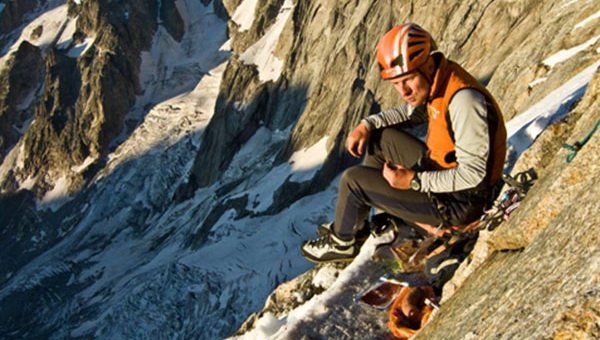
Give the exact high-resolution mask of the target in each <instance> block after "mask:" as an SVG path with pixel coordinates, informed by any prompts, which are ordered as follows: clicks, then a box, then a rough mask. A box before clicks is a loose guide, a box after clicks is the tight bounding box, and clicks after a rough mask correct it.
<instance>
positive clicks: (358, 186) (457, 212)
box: [333, 127, 490, 240]
mask: <svg viewBox="0 0 600 340" xmlns="http://www.w3.org/2000/svg"><path fill="white" fill-rule="evenodd" d="M427 150H428V149H427V146H426V145H425V143H423V142H422V141H421V140H419V139H418V138H416V137H414V136H412V135H411V134H409V133H408V132H406V131H405V130H403V129H401V128H396V127H389V128H384V129H381V130H375V131H373V132H372V134H371V137H370V139H369V144H368V147H367V152H366V155H365V158H364V160H363V163H362V164H361V165H357V166H353V167H351V168H348V169H347V170H346V171H344V173H343V174H342V178H341V180H340V183H339V188H338V200H337V204H336V211H335V221H334V226H333V231H334V233H335V234H336V236H338V237H339V238H340V239H343V240H351V239H352V238H354V234H355V232H356V230H357V229H358V228H361V227H362V226H363V225H364V221H365V220H366V219H367V218H368V217H369V212H370V210H371V208H376V209H379V210H382V211H385V212H387V213H389V214H391V215H393V216H396V217H399V218H401V219H403V220H404V221H406V222H407V223H408V224H413V223H414V222H421V223H427V224H431V225H434V226H438V225H441V224H442V223H444V224H446V225H447V224H450V225H462V224H466V223H469V222H472V221H474V220H476V219H477V218H479V217H480V216H481V214H483V210H484V207H485V206H486V205H487V202H488V201H489V200H490V193H489V190H483V191H482V190H465V191H461V192H455V193H447V194H429V195H428V194H427V193H423V192H418V191H414V190H411V189H408V190H401V189H395V188H392V187H391V186H390V185H389V183H388V182H387V181H386V180H385V178H383V171H382V169H383V164H384V163H385V162H386V161H390V162H392V163H394V164H399V165H402V166H404V167H405V168H409V169H413V170H415V171H425V170H436V169H438V168H437V165H436V164H435V163H433V162H432V161H430V160H429V159H428V158H427ZM440 207H443V209H445V211H441V210H443V209H440Z"/></svg>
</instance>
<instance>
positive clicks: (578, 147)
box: [563, 119, 600, 163]
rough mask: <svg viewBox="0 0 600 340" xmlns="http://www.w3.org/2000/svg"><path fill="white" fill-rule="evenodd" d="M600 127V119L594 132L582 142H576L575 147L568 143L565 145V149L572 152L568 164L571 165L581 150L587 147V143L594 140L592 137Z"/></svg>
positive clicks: (568, 156) (593, 129)
mask: <svg viewBox="0 0 600 340" xmlns="http://www.w3.org/2000/svg"><path fill="white" fill-rule="evenodd" d="M599 126H600V119H598V120H597V121H596V124H595V125H594V127H593V128H592V130H591V131H590V132H589V133H588V134H587V135H586V136H585V137H584V138H583V139H582V140H580V141H578V142H575V143H574V144H573V145H571V144H566V143H565V144H563V148H565V149H567V150H570V151H571V152H569V154H568V155H567V163H571V161H573V159H574V158H575V156H576V155H577V152H578V151H579V150H581V148H582V147H583V146H584V145H585V143H587V142H588V141H589V140H590V139H591V138H592V135H593V134H594V132H596V130H597V129H598V127H599Z"/></svg>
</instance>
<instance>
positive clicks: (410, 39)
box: [301, 23, 506, 262]
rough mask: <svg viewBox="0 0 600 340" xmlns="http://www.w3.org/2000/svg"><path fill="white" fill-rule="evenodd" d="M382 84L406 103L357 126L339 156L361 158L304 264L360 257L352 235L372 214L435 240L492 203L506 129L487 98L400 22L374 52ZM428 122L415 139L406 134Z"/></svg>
mask: <svg viewBox="0 0 600 340" xmlns="http://www.w3.org/2000/svg"><path fill="white" fill-rule="evenodd" d="M377 61H378V63H379V67H380V71H381V72H380V75H381V78H382V79H383V80H387V81H388V82H389V83H391V84H392V85H393V86H394V88H395V89H396V91H397V92H398V93H399V94H400V96H401V97H402V99H403V100H404V101H405V104H403V105H402V106H399V107H395V108H392V109H389V110H385V111H382V112H380V113H378V114H374V115H370V116H368V117H366V118H364V119H362V120H361V122H360V123H359V124H358V126H356V128H355V129H354V130H353V131H352V132H350V134H349V135H348V137H347V139H346V148H347V151H348V152H349V153H350V154H351V155H352V156H354V157H356V158H360V157H363V156H364V159H363V162H362V164H361V165H357V166H354V167H351V168H349V169H347V170H346V171H345V172H344V173H343V175H342V178H341V180H340V183H339V188H338V198H337V204H336V210H335V220H334V221H333V222H332V223H329V224H325V225H322V226H320V227H319V228H320V229H322V230H325V231H326V232H324V233H323V232H322V233H321V235H322V236H320V237H318V238H317V239H314V240H309V241H305V242H304V243H303V244H302V247H301V251H302V254H303V255H304V256H305V257H306V258H307V259H308V260H310V261H313V262H328V261H344V260H351V259H352V258H354V257H355V256H356V255H357V254H358V251H359V248H360V246H359V244H358V242H356V237H355V236H356V234H357V233H358V232H359V231H360V230H361V229H362V227H363V226H364V225H365V221H366V220H367V219H368V216H369V212H370V209H371V208H375V209H378V210H381V211H384V212H387V213H389V214H391V215H393V216H396V217H398V218H400V219H402V220H403V221H404V222H406V223H407V224H408V225H410V226H411V227H414V228H416V229H419V228H420V230H421V231H423V228H426V226H428V225H429V226H436V227H439V229H438V228H435V229H434V228H429V229H425V231H426V232H428V233H429V234H434V235H443V233H445V232H446V231H445V229H444V228H447V227H449V226H456V225H465V224H467V223H469V222H472V221H474V220H476V219H477V218H478V217H479V216H480V215H481V214H482V212H483V209H484V207H485V206H486V205H487V204H488V203H489V202H491V201H493V199H494V198H495V197H493V196H494V194H495V193H496V191H497V190H495V188H497V187H498V186H499V183H501V177H502V168H503V164H504V160H505V154H506V128H505V126H504V120H503V118H502V113H501V112H500V109H499V107H498V104H497V103H496V101H495V100H494V98H493V97H492V95H491V94H490V93H489V92H488V91H487V90H486V89H485V87H484V86H483V85H481V84H480V83H479V82H478V81H477V80H476V79H475V78H474V77H473V76H471V75H470V74H469V73H468V72H467V71H465V70H464V69H463V68H462V67H461V66H459V65H458V64H456V63H454V62H453V61H451V60H449V59H447V58H446V57H445V56H444V54H442V53H441V52H440V51H438V50H437V47H436V44H435V42H434V40H433V38H432V37H431V35H430V34H429V33H428V32H426V31H425V30H424V29H422V28H421V27H420V26H418V25H416V24H413V23H405V24H402V25H399V26H396V27H394V28H392V29H391V30H390V31H389V32H387V33H386V34H385V35H384V36H383V37H382V38H381V40H380V41H379V43H378V45H377ZM424 123H427V128H428V131H427V137H426V138H425V142H422V141H421V140H420V139H418V138H417V137H415V136H413V135H411V134H410V133H409V132H408V131H407V129H408V128H409V127H413V126H416V125H419V124H424Z"/></svg>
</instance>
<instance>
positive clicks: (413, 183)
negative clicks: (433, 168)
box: [410, 178, 421, 191]
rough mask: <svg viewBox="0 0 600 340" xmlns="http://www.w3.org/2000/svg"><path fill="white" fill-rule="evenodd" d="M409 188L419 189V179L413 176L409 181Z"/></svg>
mask: <svg viewBox="0 0 600 340" xmlns="http://www.w3.org/2000/svg"><path fill="white" fill-rule="evenodd" d="M410 188H411V189H413V190H415V191H418V190H420V189H421V182H419V180H418V179H417V178H413V179H412V180H411V181H410Z"/></svg>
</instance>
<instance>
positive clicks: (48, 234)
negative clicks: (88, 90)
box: [0, 0, 597, 339]
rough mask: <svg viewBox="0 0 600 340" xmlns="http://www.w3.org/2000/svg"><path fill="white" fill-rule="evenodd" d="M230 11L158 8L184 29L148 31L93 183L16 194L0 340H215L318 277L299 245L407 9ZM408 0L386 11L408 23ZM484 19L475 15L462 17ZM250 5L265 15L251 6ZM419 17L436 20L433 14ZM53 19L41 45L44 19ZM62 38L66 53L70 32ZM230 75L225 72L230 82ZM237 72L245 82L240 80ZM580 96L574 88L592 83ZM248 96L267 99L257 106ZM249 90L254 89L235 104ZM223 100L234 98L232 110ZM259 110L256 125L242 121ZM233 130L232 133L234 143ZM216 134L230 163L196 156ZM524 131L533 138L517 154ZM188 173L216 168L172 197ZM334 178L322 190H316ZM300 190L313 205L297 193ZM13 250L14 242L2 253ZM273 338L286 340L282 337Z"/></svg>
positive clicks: (27, 184) (374, 102)
mask: <svg viewBox="0 0 600 340" xmlns="http://www.w3.org/2000/svg"><path fill="white" fill-rule="evenodd" d="M235 2H236V3H239V7H237V10H235V11H230V12H231V13H230V14H231V15H232V17H233V22H235V23H237V24H234V23H232V22H229V23H226V22H225V21H223V20H222V19H220V17H221V16H220V15H219V13H217V12H218V11H217V10H216V9H215V8H216V6H217V5H218V6H224V7H226V8H235V7H236V6H235V5H236V4H233V3H231V2H229V1H226V3H224V4H221V3H220V2H213V3H210V2H207V1H203V2H198V1H187V0H186V1H184V0H178V1H174V2H169V1H167V0H164V3H165V4H167V3H174V4H175V5H176V8H177V9H178V13H180V15H181V18H182V20H183V25H184V27H185V34H184V35H183V36H181V37H180V38H181V39H180V40H178V39H176V38H175V37H174V35H172V34H171V33H170V31H169V29H167V28H166V27H165V25H166V23H164V21H163V24H162V25H161V24H160V22H161V20H162V19H161V20H157V22H158V23H159V24H158V28H157V29H156V32H155V33H154V35H153V36H152V46H151V47H150V49H149V50H147V51H139V52H140V55H139V57H140V60H141V63H140V70H139V79H138V80H139V85H140V89H139V90H140V91H139V93H137V94H136V95H137V96H136V97H135V103H134V104H133V106H132V107H130V108H129V109H128V113H127V116H126V117H125V118H124V128H123V131H122V132H121V134H120V135H119V136H118V137H117V138H116V139H115V140H113V141H112V144H111V148H110V150H111V152H110V154H108V155H107V157H106V159H105V163H102V162H100V163H96V162H95V161H96V160H95V159H93V157H92V158H82V159H81V160H80V162H79V163H77V164H75V165H73V166H71V167H70V171H72V172H74V173H86V172H88V171H90V172H91V173H93V174H94V175H93V176H92V177H91V178H89V182H86V183H85V186H84V189H83V190H82V191H81V192H75V193H72V191H71V190H69V188H70V185H71V184H73V183H69V180H68V179H67V178H66V177H60V176H56V177H53V178H52V183H53V184H55V185H54V187H53V189H52V188H46V189H47V190H46V191H42V195H38V196H37V197H35V196H34V195H32V196H33V198H31V197H30V198H28V200H24V202H26V203H27V204H25V206H27V207H28V208H30V209H28V210H25V209H23V210H22V212H23V214H25V213H27V214H29V213H31V214H33V215H34V216H37V218H38V220H36V223H32V224H18V223H22V222H23V221H24V220H25V219H23V220H19V222H18V223H17V224H16V225H13V224H11V228H13V229H9V231H13V230H19V231H20V232H19V233H18V237H15V238H16V239H17V241H15V242H13V243H16V244H18V245H23V247H22V248H19V247H17V248H16V249H17V251H18V252H19V254H20V255H22V258H23V259H24V260H22V262H23V263H17V264H13V261H12V260H11V261H10V262H8V261H7V262H2V266H0V267H2V270H3V271H2V273H3V275H2V276H3V277H2V278H1V280H0V282H2V286H0V320H1V321H0V334H1V335H2V336H3V337H7V338H23V337H26V338H36V337H37V338H68V337H84V338H150V337H152V338H157V337H158V338H203V339H204V338H207V339H208V338H210V339H212V338H222V337H225V336H229V335H231V334H233V333H234V332H235V330H236V329H237V327H238V326H239V324H241V322H242V321H243V320H244V319H245V318H246V317H247V315H249V314H250V313H252V312H254V311H256V310H258V309H260V308H261V306H262V305H263V301H264V299H265V297H266V296H267V295H268V294H269V293H270V292H271V291H272V289H273V288H274V287H276V286H277V285H278V284H279V283H281V282H282V281H286V280H288V279H291V278H293V277H295V276H297V275H299V274H300V273H302V272H304V271H306V270H308V269H309V268H310V267H311V265H310V264H309V263H308V262H306V261H305V260H304V259H302V258H301V257H300V255H299V253H298V250H297V249H298V247H299V245H300V242H301V241H302V240H303V239H306V238H308V237H312V236H313V233H314V228H315V225H317V224H318V223H322V222H326V221H328V220H329V219H330V218H331V216H332V215H333V207H334V203H335V193H336V183H337V180H338V179H337V177H335V175H336V174H335V171H336V170H339V168H341V167H342V164H345V163H344V160H343V157H344V156H343V155H341V152H340V145H341V144H343V143H342V142H341V141H343V137H344V131H346V130H347V128H348V125H351V124H352V120H354V121H356V120H357V119H358V118H360V117H361V116H362V115H364V114H366V113H368V112H370V111H371V110H374V109H376V108H377V107H379V105H382V106H383V104H385V103H390V102H391V101H392V100H391V99H389V98H387V97H391V96H387V95H386V94H389V93H386V91H389V90H391V89H385V86H383V85H380V82H379V80H378V78H377V77H374V76H377V71H376V66H375V64H374V63H373V62H372V60H371V59H370V58H371V57H367V56H370V55H371V54H372V53H371V49H372V48H371V47H372V46H371V43H373V42H374V41H375V40H374V39H375V36H378V35H379V34H380V33H381V32H380V31H382V30H384V27H383V25H382V24H381V23H382V22H392V21H394V20H396V19H397V18H400V17H402V16H398V17H397V18H396V17H395V18H391V15H390V11H389V8H388V7H389V4H387V5H382V3H381V2H379V3H378V2H372V3H369V2H365V3H362V2H361V3H360V4H358V3H353V2H349V1H341V2H335V3H331V2H327V1H307V2H296V3H293V2H291V1H280V0H278V1H273V2H272V3H271V2H269V1H258V2H254V1H251V0H244V1H242V2H240V1H235ZM98 3H100V2H98ZM159 3H162V2H159ZM581 3H582V4H583V3H585V4H588V2H585V1H582V2H581ZM150 4H151V3H150ZM157 4H158V3H157ZM420 5H423V6H425V4H424V3H423V4H420ZM496 5H498V4H497V3H496ZM588 5H589V4H588ZM402 6H404V5H401V4H398V5H397V8H395V9H394V11H397V12H401V13H407V11H402V10H401V9H404V8H403V7H402ZM465 6H468V4H467V5H465ZM493 6H494V4H492V5H490V7H493ZM498 6H500V5H498ZM150 7H151V6H150ZM157 7H158V8H163V6H157ZM164 7H167V6H164ZM400 7H402V8H400ZM581 7H582V8H583V7H585V6H581ZM251 9H252V10H251ZM479 9H480V8H479V6H474V7H473V11H472V13H473V14H472V15H473V16H478V15H479V14H478V13H479V12H478V11H479ZM54 10H56V8H54ZM260 10H265V12H268V13H258V12H257V13H250V12H252V11H260ZM453 10H454V8H453ZM425 12H426V11H425ZM449 12H453V13H454V11H449ZM125 13H127V12H123V11H119V12H118V13H117V14H120V15H124V14H125ZM344 13H353V14H352V15H350V16H348V15H345V14H344ZM582 13H583V12H582ZM40 14H41V13H40ZM46 14H47V13H46ZM83 14H85V13H82V15H83ZM236 14H237V15H236ZM459 14H464V13H459ZM403 15H404V14H403ZM415 15H417V14H415ZM420 15H422V16H423V17H424V16H425V14H420ZM463 16H464V15H463ZM467 16H469V15H467ZM580 16H582V14H581V15H580ZM43 18H46V16H43ZM111 18H112V17H111ZM382 18H385V19H382ZM586 18H592V19H589V20H592V21H593V20H594V19H593V15H585V16H583V17H581V18H576V19H573V20H576V22H578V23H582V25H583V26H582V28H581V30H582V31H578V32H585V34H583V33H582V36H584V35H585V36H586V37H585V38H586V39H584V41H589V39H591V38H592V37H594V36H596V35H597V34H596V33H595V32H594V31H593V30H592V29H591V27H592V26H593V25H590V24H585V25H584V24H583V23H585V22H586V21H585V20H587V19H586ZM112 19H114V18H112ZM415 19H422V20H423V22H425V23H429V24H431V25H432V26H433V27H435V26H434V21H435V20H434V19H425V18H419V17H416V18H415ZM53 20H58V21H59V22H63V21H64V22H66V21H67V20H66V19H65V18H60V17H58V16H57V17H53ZM73 20H74V19H71V21H69V22H70V23H71V25H72V22H73ZM115 20H116V19H115ZM427 20H430V21H427ZM236 25H239V32H238V31H236V30H237V29H238V28H237V27H236ZM47 26H48V27H46V28H45V30H44V35H45V34H48V37H49V36H51V35H52V31H51V30H50V29H49V27H50V26H52V25H47ZM53 26H55V27H56V25H53ZM59 26H60V25H59ZM67 26H68V25H67ZM67 26H65V32H70V31H68V30H67V28H68V29H69V30H71V29H72V27H71V26H69V27H70V28H69V27H67ZM119 27H120V26H119ZM125 27H126V26H125ZM228 30H229V32H228ZM54 33H56V31H54ZM253 34H256V35H255V36H254V35H253ZM63 35H64V34H63ZM63 35H61V37H62V38H61V39H63V38H64V40H61V42H62V43H64V45H62V46H66V44H70V43H69V38H68V33H67V34H66V35H64V37H63ZM54 36H56V34H54ZM94 37H95V36H93V35H90V36H88V37H87V38H86V39H84V41H83V42H82V43H81V44H76V45H75V46H73V47H71V48H70V49H69V52H68V54H69V55H70V56H69V58H73V59H75V60H77V62H80V61H81V60H82V59H85V58H86V55H87V54H86V53H88V52H85V51H94V48H95V46H96V45H97V44H98V40H96V39H94ZM230 37H234V38H232V39H231V40H228V39H229V38H230ZM263 38H264V39H263ZM474 38H477V37H476V36H474ZM241 40H243V43H240V41H241ZM596 43H597V42H596ZM579 45H580V44H579V42H578V41H577V42H574V43H573V44H572V46H571V45H568V48H571V47H573V46H579ZM69 46H70V45H69ZM240 46H241V47H240ZM261 46H268V47H269V49H268V50H261V49H259V48H258V47H261ZM595 48H596V45H590V46H587V47H586V48H585V50H580V52H579V53H578V54H577V55H575V56H573V55H571V57H573V58H576V59H575V60H580V61H582V62H581V63H582V66H583V64H585V66H589V65H591V64H593V63H594V62H595V60H591V59H586V58H588V57H589V56H590V55H591V56H592V57H593V56H594V52H593V51H594V49H595ZM230 50H232V51H230ZM99 52H101V53H104V52H106V51H99ZM259 52H261V53H259ZM264 52H268V53H264ZM552 53H553V52H552ZM552 53H546V54H545V56H549V55H552ZM582 55H585V56H586V57H582ZM496 58H498V56H496ZM265 59H267V60H271V62H270V63H268V62H266V60H265ZM524 60H526V58H524ZM551 60H552V61H553V62H554V61H557V60H558V61H561V58H559V57H556V58H554V59H551ZM562 61H564V59H562ZM532 63H534V64H535V63H537V62H533V61H532ZM563 66H564V63H562V64H561V63H560V62H558V63H557V64H555V65H554V67H555V69H554V71H553V72H556V73H555V74H559V73H558V72H559V71H560V70H561V69H562V67H563ZM228 72H229V77H230V78H224V75H225V74H226V73H228ZM133 74H135V72H134V73H133ZM586 77H587V76H586ZM241 78H244V79H245V80H249V81H248V82H246V83H244V84H250V85H251V86H255V87H254V88H253V87H251V86H250V85H249V88H248V89H243V88H238V87H236V86H235V85H236V83H235V80H239V79H241ZM569 78H571V76H569ZM565 79H567V78H565ZM584 79H588V78H584ZM265 81H266V82H265ZM575 85H576V86H575V89H577V90H578V91H583V90H581V89H583V88H584V87H585V86H584V85H583V83H577V84H575ZM254 89H258V91H257V92H260V93H259V94H260V98H259V99H260V100H253V99H256V98H253V95H256V96H257V95H258V94H257V93H255V92H254ZM554 89H555V88H554V87H546V83H545V82H539V83H537V84H536V85H535V91H538V92H539V93H546V94H548V93H550V92H551V90H554ZM244 90H247V92H248V93H247V94H245V95H247V96H241V95H240V96H238V97H235V94H237V93H240V92H243V91H244ZM535 91H534V92H535ZM536 93H537V92H536ZM229 94H234V95H233V96H231V97H227V95H229ZM562 94H563V93H562V91H561V96H553V99H557V100H556V101H554V102H552V109H550V108H549V109H548V110H547V111H546V112H545V115H546V118H544V117H543V116H539V113H540V111H538V110H533V111H532V113H533V114H532V117H530V118H529V119H528V120H527V122H533V123H532V124H530V126H536V127H538V129H537V130H536V131H534V132H536V133H538V132H539V131H540V130H542V129H543V126H542V125H539V124H541V123H544V124H545V123H547V122H552V121H553V120H554V119H553V117H554V116H553V114H554V113H555V112H556V111H555V110H554V108H555V107H556V105H558V106H560V105H563V104H564V103H566V104H564V105H563V108H565V109H566V107H567V106H568V107H570V106H571V105H572V103H573V102H574V101H576V100H577V98H578V96H580V95H581V93H580V92H577V91H576V92H574V93H572V97H571V98H566V97H564V98H563V97H562ZM231 98H234V99H239V100H232V101H231V102H228V100H229V99H231ZM565 99H568V100H566V102H565ZM109 100H110V99H109ZM218 103H222V104H223V106H227V107H228V108H229V107H230V108H231V111H227V113H228V114H229V113H231V115H230V116H227V115H225V116H223V111H220V112H214V111H215V109H214V108H215V107H216V106H218V105H219V104H218ZM545 103H550V102H545ZM532 109H533V106H532ZM251 110H255V112H254V113H253V114H254V115H253V116H252V117H251V119H250V120H249V123H248V124H247V125H245V124H243V123H241V122H243V120H242V119H245V118H246V115H247V113H248V111H251ZM523 110H524V109H523ZM218 115H221V116H220V118H219V119H222V121H223V122H224V124H223V126H225V127H229V126H232V127H234V128H235V129H232V130H227V129H222V130H221V129H218V126H215V125H211V123H214V118H215V116H218ZM534 117H535V119H538V118H540V120H539V124H538V122H536V120H531V119H533V118H534ZM238 118H239V119H238ZM525 126H526V125H525V122H523V123H519V124H516V125H515V131H519V133H522V132H523V131H524V130H523V129H520V128H525ZM213 128H214V129H213ZM211 129H212V130H211ZM236 129H237V130H236ZM238 131H241V132H240V135H241V137H240V138H230V137H231V136H230V133H232V132H238ZM116 133H118V131H116ZM208 133H211V134H212V135H213V136H214V141H216V143H219V142H220V141H223V140H227V141H231V142H232V150H225V151H226V152H229V153H231V157H230V158H217V157H213V156H214V155H209V157H205V158H200V159H203V160H213V159H217V160H223V159H225V161H223V162H219V163H218V164H212V163H210V164H209V163H208V162H205V163H203V162H197V159H198V158H197V156H198V155H201V154H202V153H203V152H204V153H207V149H208V148H207V145H206V144H205V142H206V141H207V139H206V138H205V137H206V135H207V134H208ZM515 136H516V135H515ZM534 138H535V136H534V134H533V135H532V134H530V135H527V136H526V137H525V138H524V139H518V141H519V142H517V143H516V145H518V146H523V145H524V144H521V141H523V140H526V141H528V142H531V141H532V140H533V139H534ZM523 143H524V142H523ZM523 148H524V147H523ZM523 148H521V149H523ZM521 149H517V151H518V152H519V151H522V150H521ZM25 152H27V150H25V144H23V143H19V144H18V145H17V146H15V147H14V148H13V151H12V153H11V154H10V157H7V158H6V160H5V161H4V162H3V163H2V165H1V166H0V180H1V179H3V178H4V177H5V176H8V174H9V173H10V172H11V171H13V170H15V166H18V165H19V164H22V156H23V154H24V153H25ZM217 156H220V155H217ZM98 164H100V165H101V168H100V169H95V167H97V166H98ZM194 167H200V168H206V169H211V171H212V169H220V170H222V171H216V170H215V171H212V172H214V174H212V175H213V176H212V177H214V178H213V180H211V181H206V183H209V185H207V186H204V187H199V188H197V187H193V188H192V189H191V191H189V192H187V193H186V194H182V195H179V193H180V189H181V188H187V189H190V187H189V186H188V187H186V184H188V183H189V182H190V181H191V178H190V173H194V170H195V169H194ZM198 173H202V172H201V171H199V172H198ZM324 173H326V174H325V175H324ZM51 175H52V174H49V177H52V176H51ZM330 177H331V178H333V179H332V180H331V183H323V179H327V178H330ZM319 178H320V180H315V179H319ZM313 181H314V182H313ZM19 184H20V185H21V188H20V189H21V191H20V193H27V191H25V190H24V189H31V188H33V187H34V185H33V183H32V181H21V182H19ZM321 189H322V190H321ZM305 192H310V195H308V196H305V197H301V195H300V193H305ZM9 193H10V194H13V193H12V192H9ZM69 195H70V196H69ZM298 197H300V198H299V199H298ZM10 198H11V197H9V199H10ZM174 198H176V199H174ZM282 198H285V200H283V199H282ZM34 200H35V202H34ZM282 202H283V203H282ZM36 208H37V210H36ZM53 210H54V212H53ZM19 213H21V211H19ZM31 225H33V227H31ZM24 226H27V227H29V228H31V229H34V230H33V231H29V229H27V228H25V227H24ZM11 236H12V237H14V235H11ZM12 240H13V239H11V238H9V237H7V239H6V243H9V242H11V241H12ZM3 241H5V240H3ZM6 258H8V256H7V257H6ZM3 261H4V260H3ZM363 264H364V263H363ZM362 283H364V282H362ZM350 289H351V290H356V289H357V288H356V287H350ZM335 293H336V292H335V291H332V292H329V294H331V295H330V296H334V294H335ZM343 299H346V298H345V297H344V298H343ZM334 300H335V298H334ZM314 304H315V305H317V304H318V303H314ZM297 313H298V314H296V316H294V319H295V320H296V321H297V322H298V323H299V324H302V323H303V322H302V320H301V319H302V318H303V317H305V316H306V319H307V320H306V321H307V322H306V324H307V325H311V322H320V321H319V320H315V319H313V318H312V317H310V316H307V315H306V314H304V312H297ZM321 315H322V314H321ZM289 321H292V320H291V318H290V320H289ZM281 323H283V322H281V321H278V322H276V323H275V324H276V325H280V324H281ZM267 324H269V323H268V322H267ZM278 327H279V326H278ZM276 328H277V327H273V329H274V330H276ZM284 328H285V327H284ZM288 328H291V327H288ZM295 328H296V330H298V329H302V327H295ZM323 329H324V330H332V328H331V327H329V326H327V325H323ZM279 331H280V332H281V333H279V334H282V335H281V336H283V337H285V334H286V333H285V332H286V330H285V329H280V330H279ZM273 333H274V332H270V333H268V334H273ZM326 335H327V334H326Z"/></svg>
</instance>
